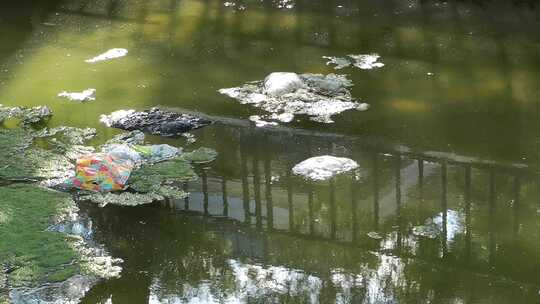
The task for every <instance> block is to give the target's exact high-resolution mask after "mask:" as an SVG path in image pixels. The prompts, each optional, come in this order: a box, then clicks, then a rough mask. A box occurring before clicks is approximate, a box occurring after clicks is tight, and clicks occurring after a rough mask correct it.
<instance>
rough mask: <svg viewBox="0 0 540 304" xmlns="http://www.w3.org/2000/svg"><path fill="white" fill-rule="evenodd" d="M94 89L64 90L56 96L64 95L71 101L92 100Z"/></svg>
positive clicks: (94, 98)
mask: <svg viewBox="0 0 540 304" xmlns="http://www.w3.org/2000/svg"><path fill="white" fill-rule="evenodd" d="M95 94H96V89H86V90H84V91H82V92H66V91H63V92H61V93H59V94H58V97H64V98H67V99H69V100H71V101H81V102H83V101H93V100H96V96H95Z"/></svg>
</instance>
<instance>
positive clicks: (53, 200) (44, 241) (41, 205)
mask: <svg viewBox="0 0 540 304" xmlns="http://www.w3.org/2000/svg"><path fill="white" fill-rule="evenodd" d="M74 209H76V205H75V203H74V202H73V200H72V199H71V197H70V195H68V194H64V193H59V192H57V191H54V190H49V189H44V188H42V187H39V186H36V185H23V184H19V185H17V184H16V185H9V186H3V187H0V235H2V237H1V238H0V261H1V262H0V264H1V265H0V266H1V270H2V276H3V277H2V280H1V281H0V283H1V285H0V287H1V288H2V292H3V296H4V301H7V292H8V290H10V289H12V288H32V287H38V286H40V285H43V284H44V283H55V282H62V281H65V280H67V279H68V278H70V277H72V276H74V275H76V274H79V273H81V259H80V255H79V253H78V252H77V251H76V250H75V248H74V241H75V240H74V239H73V238H71V237H70V236H68V235H66V234H62V233H58V232H53V231H47V229H48V228H49V227H51V226H53V225H54V224H57V223H59V222H61V221H63V220H66V219H67V218H66V217H68V216H69V215H70V213H72V212H73V211H74Z"/></svg>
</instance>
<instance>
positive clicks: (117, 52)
mask: <svg viewBox="0 0 540 304" xmlns="http://www.w3.org/2000/svg"><path fill="white" fill-rule="evenodd" d="M127 54H128V50H126V49H120V48H115V49H110V50H108V51H107V52H105V53H103V54H101V55H98V56H96V57H94V58H91V59H88V60H85V62H87V63H96V62H100V61H106V60H111V59H115V58H120V57H124V56H126V55H127Z"/></svg>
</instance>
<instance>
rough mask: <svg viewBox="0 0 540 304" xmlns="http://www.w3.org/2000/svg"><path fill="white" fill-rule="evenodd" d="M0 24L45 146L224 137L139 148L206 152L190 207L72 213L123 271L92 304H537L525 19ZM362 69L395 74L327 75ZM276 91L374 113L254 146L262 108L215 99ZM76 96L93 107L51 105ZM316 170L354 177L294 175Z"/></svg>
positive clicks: (5, 98) (536, 86) (111, 19)
mask: <svg viewBox="0 0 540 304" xmlns="http://www.w3.org/2000/svg"><path fill="white" fill-rule="evenodd" d="M4 2H5V3H2V4H0V103H2V104H5V105H25V106H34V105H47V106H49V107H51V109H52V110H53V112H54V116H53V118H52V120H51V121H50V122H49V126H58V125H71V126H79V127H94V128H97V130H98V138H97V139H96V140H95V142H94V143H95V144H98V143H100V142H103V141H105V140H107V139H109V138H110V137H111V136H113V135H115V134H118V133H119V132H120V131H119V130H114V129H110V128H107V127H105V126H104V125H103V124H101V123H100V122H99V117H100V115H101V114H109V113H110V112H112V111H115V110H119V109H131V108H133V109H137V110H144V109H148V108H150V107H153V106H161V107H165V108H169V109H173V110H178V111H189V112H197V113H204V114H205V115H209V116H210V117H212V118H214V119H215V120H216V123H215V124H213V125H212V126H209V127H205V128H202V129H199V130H197V131H195V132H193V134H194V135H195V137H196V138H197V142H196V143H195V144H192V145H188V144H187V142H186V140H185V139H183V138H180V139H170V138H169V139H164V138H160V137H149V140H150V141H151V142H155V143H168V144H172V145H176V146H184V147H189V148H194V147H198V146H206V147H211V148H213V149H216V150H217V151H218V153H219V156H218V159H217V160H216V161H215V162H213V163H211V164H207V165H204V166H199V167H198V168H197V170H198V173H199V176H201V178H200V180H199V181H197V182H190V183H187V184H186V185H185V187H186V189H188V190H189V191H190V193H191V195H190V196H189V198H187V199H185V200H170V201H166V202H161V203H156V204H153V205H149V206H140V207H134V208H126V207H124V208H122V207H115V206H107V207H105V208H98V207H97V206H94V205H87V204H82V205H81V206H80V208H81V212H82V213H83V214H85V215H86V216H88V217H89V219H90V221H91V223H92V229H93V235H94V236H95V238H96V240H97V241H98V242H101V243H103V244H104V245H105V247H106V248H107V249H108V250H109V251H110V253H111V254H112V255H113V256H115V257H120V258H122V259H124V261H125V262H124V265H123V268H124V270H123V272H122V277H121V278H118V279H111V280H107V281H102V282H101V283H99V284H98V285H96V286H95V287H93V288H92V289H91V290H90V291H89V292H88V293H87V295H86V297H85V298H84V299H83V303H539V302H540V278H539V277H538V273H539V271H540V233H539V231H540V206H539V203H538V202H539V199H540V191H539V190H538V189H540V188H539V186H540V184H539V183H540V180H539V179H538V172H539V169H540V153H539V152H538V151H540V120H539V119H538V117H540V116H539V115H540V103H539V100H540V99H539V97H540V11H539V7H538V4H537V3H536V2H535V1H495V0H494V1H447V2H444V1H397V0H395V1H369V0H363V1H347V0H344V1H333V0H331V1H306V0H304V1H299V0H297V1H266V0H264V1H232V2H231V3H234V5H232V4H227V5H226V4H225V2H222V1H215V0H168V1H143V0H140V1H135V0H134V1H128V0H124V1H122V0H116V1H115V0H102V1H99V0H96V1H82V0H79V1H76V0H73V1H26V2H24V1H23V2H18V3H15V2H9V3H8V2H7V1H4ZM288 5H291V6H290V7H288ZM118 47H120V48H126V49H128V50H129V54H128V56H126V57H124V58H121V59H117V60H114V61H110V62H106V63H101V64H96V65H89V64H87V63H85V62H84V60H85V59H88V58H92V57H94V56H96V55H98V54H100V53H103V52H104V51H106V50H108V49H111V48H118ZM366 53H378V54H379V55H380V56H381V61H382V62H383V63H384V64H385V66H384V67H383V68H380V69H373V70H360V69H355V68H347V69H343V70H337V71H336V70H334V69H333V67H332V66H328V65H326V60H325V59H323V58H322V56H345V55H347V54H366ZM275 71H292V72H297V73H324V74H327V73H338V74H348V76H349V78H350V79H351V80H352V81H353V82H354V84H355V86H354V87H353V89H352V94H353V96H354V97H356V98H358V99H360V100H361V101H362V102H367V103H369V104H370V106H371V107H370V109H369V110H368V111H366V112H359V111H348V112H345V113H343V114H341V115H337V116H335V117H334V120H335V123H334V124H322V123H317V122H312V121H309V120H307V119H306V118H305V117H299V118H300V119H299V120H298V121H294V122H291V123H289V124H282V125H281V126H279V127H277V128H256V127H254V126H253V125H252V124H250V123H249V121H248V117H249V116H250V115H255V114H259V113H260V112H259V111H258V110H257V109H256V108H253V107H250V106H248V105H241V104H239V103H237V102H236V101H234V100H233V99H230V98H228V97H226V96H223V95H220V94H219V93H218V92H217V90H218V89H220V88H227V87H234V86H238V85H241V84H242V83H245V82H247V81H252V80H260V79H263V78H264V77H265V76H266V75H268V74H269V73H271V72H275ZM87 88H95V89H96V90H97V93H96V100H95V101H92V102H88V103H73V102H70V101H67V100H63V99H59V98H58V97H57V94H58V93H59V92H61V91H64V90H66V91H77V92H78V91H82V90H84V89H87ZM317 155H334V156H342V157H348V158H351V159H353V160H355V161H357V162H358V164H359V165H360V169H359V171H358V173H357V174H355V175H354V176H353V175H350V174H345V175H342V176H338V177H336V178H335V179H332V180H330V181H328V182H323V183H309V182H306V181H304V180H303V179H301V178H299V177H297V176H294V175H292V173H291V168H292V167H293V166H294V165H295V164H297V163H299V162H300V161H302V160H304V159H306V158H308V157H310V156H317Z"/></svg>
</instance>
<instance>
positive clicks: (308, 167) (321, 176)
mask: <svg viewBox="0 0 540 304" xmlns="http://www.w3.org/2000/svg"><path fill="white" fill-rule="evenodd" d="M357 168H358V163H356V162H355V161H354V160H352V159H349V158H344V157H335V156H329V155H323V156H316V157H312V158H308V159H306V160H304V161H303V162H301V163H299V164H297V165H296V166H294V167H293V169H292V171H293V173H294V174H296V175H301V176H303V177H304V178H307V179H310V180H315V181H324V180H328V179H330V178H332V177H334V176H336V175H338V174H341V173H344V172H348V171H351V170H354V169H357Z"/></svg>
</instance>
